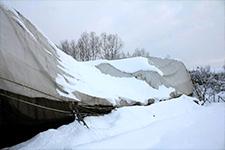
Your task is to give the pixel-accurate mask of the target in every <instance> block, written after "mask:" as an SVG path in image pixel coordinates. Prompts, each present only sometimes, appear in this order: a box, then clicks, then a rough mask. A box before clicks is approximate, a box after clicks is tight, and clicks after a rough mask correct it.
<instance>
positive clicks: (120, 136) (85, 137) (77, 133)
mask: <svg viewBox="0 0 225 150" xmlns="http://www.w3.org/2000/svg"><path fill="white" fill-rule="evenodd" d="M193 100H194V98H191V97H187V96H182V97H180V98H177V99H172V100H170V101H165V102H161V103H156V104H153V105H150V106H132V107H123V108H119V109H117V110H115V111H114V112H112V113H111V114H109V115H105V116H101V117H86V118H85V121H86V123H87V124H88V126H89V129H87V128H86V127H84V126H83V125H81V124H79V123H78V122H76V121H75V122H73V123H70V124H68V125H64V126H61V127H60V128H58V129H56V130H55V129H49V130H47V131H45V132H42V133H40V134H38V135H37V136H35V137H34V138H33V139H31V140H29V141H27V142H24V143H21V144H19V145H16V146H14V147H12V149H224V148H225V134H224V133H225V117H224V116H225V107H224V106H225V105H224V103H216V104H212V105H209V106H207V107H205V106H199V105H197V104H196V103H194V102H193Z"/></svg>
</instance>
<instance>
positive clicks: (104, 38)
mask: <svg viewBox="0 0 225 150" xmlns="http://www.w3.org/2000/svg"><path fill="white" fill-rule="evenodd" d="M122 46H123V42H122V40H121V39H120V38H119V37H118V35H117V34H109V35H107V34H106V33H102V34H101V54H102V58H105V59H109V60H112V59H116V58H118V57H119V54H120V49H121V48H122Z"/></svg>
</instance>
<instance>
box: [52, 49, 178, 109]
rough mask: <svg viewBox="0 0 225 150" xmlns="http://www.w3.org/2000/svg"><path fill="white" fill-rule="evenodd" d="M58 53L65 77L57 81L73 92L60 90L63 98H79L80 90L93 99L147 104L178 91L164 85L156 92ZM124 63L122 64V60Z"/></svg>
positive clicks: (114, 102)
mask: <svg viewBox="0 0 225 150" xmlns="http://www.w3.org/2000/svg"><path fill="white" fill-rule="evenodd" d="M56 50H57V54H58V57H59V64H60V65H59V66H58V67H59V68H60V69H62V70H63V71H64V72H65V74H58V77H57V78H56V82H57V83H58V84H60V85H61V86H62V87H63V88H64V90H65V91H67V92H68V93H69V94H65V93H62V92H60V91H59V90H57V91H58V93H59V94H60V95H62V96H66V97H70V98H74V99H77V98H76V97H75V95H74V94H73V92H74V91H76V90H77V91H79V92H82V93H85V94H89V95H91V96H96V97H101V98H105V99H107V100H108V101H109V102H111V103H112V104H114V105H116V104H118V102H119V101H120V97H123V98H125V99H128V100H133V101H138V102H141V103H144V104H146V103H147V101H148V99H149V98H154V99H164V98H169V97H170V93H171V92H173V91H175V90H174V88H167V87H165V86H163V85H162V86H160V87H159V89H154V88H153V87H151V86H149V85H148V84H147V83H146V82H144V81H141V80H137V79H136V78H135V77H132V78H119V77H113V76H110V75H106V74H103V73H101V71H99V70H98V69H97V68H96V67H95V66H93V65H90V64H88V63H83V62H77V61H76V60H75V59H73V58H72V57H71V56H69V55H67V54H65V53H64V52H62V51H61V50H59V49H57V48H56ZM120 61H121V62H120V64H122V60H120ZM134 61H135V60H134ZM136 63H137V64H138V62H136ZM125 64H126V60H125Z"/></svg>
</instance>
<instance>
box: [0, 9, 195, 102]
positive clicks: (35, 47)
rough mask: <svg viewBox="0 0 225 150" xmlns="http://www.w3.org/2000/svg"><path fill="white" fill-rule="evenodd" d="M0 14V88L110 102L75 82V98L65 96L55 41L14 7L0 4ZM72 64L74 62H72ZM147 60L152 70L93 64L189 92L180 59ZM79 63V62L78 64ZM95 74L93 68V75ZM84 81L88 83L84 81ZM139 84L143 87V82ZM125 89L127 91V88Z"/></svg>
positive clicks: (116, 73)
mask: <svg viewBox="0 0 225 150" xmlns="http://www.w3.org/2000/svg"><path fill="white" fill-rule="evenodd" d="M0 18H1V21H0V89H3V90H7V91H10V92H14V93H18V94H21V95H25V96H29V97H45V98H50V99H54V100H57V99H60V100H75V101H76V100H80V101H83V102H86V103H89V104H91V105H111V104H112V103H111V102H110V101H109V100H108V99H107V97H104V96H101V95H98V96H96V95H91V94H90V93H88V92H83V91H80V90H79V89H76V86H73V87H72V88H73V89H70V90H72V91H73V92H72V93H73V94H74V96H75V99H71V98H67V97H66V96H65V95H66V94H67V93H68V91H67V89H65V87H63V85H62V84H59V83H58V82H57V81H56V78H57V76H59V75H61V76H62V78H65V80H66V76H68V75H67V74H68V73H66V71H65V70H63V69H62V68H63V66H61V65H62V64H60V62H59V59H60V57H59V56H58V53H57V51H58V49H57V48H56V47H55V45H54V44H52V43H51V41H49V40H48V39H47V38H46V37H45V36H44V35H43V34H42V33H40V32H39V31H38V30H37V28H36V27H35V26H34V25H33V24H32V23H31V22H30V21H28V20H27V19H26V18H25V17H23V16H22V15H21V14H20V13H19V12H17V11H13V10H9V9H7V8H5V7H3V6H1V5H0ZM112 62H113V61H112ZM90 63H93V62H90ZM76 64H78V63H77V62H76ZM148 64H149V65H152V66H153V70H136V71H135V72H126V71H124V70H120V69H118V68H117V66H113V64H111V63H101V64H98V65H96V68H98V69H99V70H100V71H101V72H102V73H104V74H110V76H112V77H113V79H115V78H114V77H126V78H133V77H136V78H137V80H138V81H135V83H136V82H139V80H140V79H141V80H144V81H145V82H147V83H148V85H150V86H151V88H152V87H153V88H155V89H157V88H158V87H159V86H160V85H165V86H166V87H173V88H175V90H176V91H177V92H178V93H179V94H187V95H188V94H191V93H192V83H191V80H190V75H189V74H188V72H187V70H186V68H185V66H184V65H183V63H181V62H178V61H176V60H171V59H160V58H155V57H151V58H149V59H148ZM84 65H85V64H84ZM59 66H61V67H59ZM77 66H78V65H77ZM81 67H82V65H80V68H81ZM87 68H88V67H87ZM96 68H95V66H94V69H92V70H94V71H95V72H97V71H96V70H98V69H96ZM75 69H77V68H75ZM78 69H79V68H78ZM102 73H101V74H102ZM98 74H99V73H98V72H97V73H96V75H98ZM101 77H102V76H101ZM107 79H108V78H107ZM93 80H95V79H93ZM134 80H135V78H134ZM88 81H91V80H88ZM88 81H85V82H88ZM115 81H116V79H115ZM119 81H120V80H119V79H118V82H119ZM65 82H68V81H65ZM77 82H78V81H77ZM83 82H84V81H83ZM126 83H129V82H128V81H127V82H126ZM68 84H69V83H68ZM87 85H89V84H88V83H87ZM139 85H143V87H146V85H144V83H141V84H139ZM106 86H107V85H106ZM106 86H105V87H106ZM27 87H29V88H27ZM136 88H137V87H136ZM33 89H34V90H33ZM130 89H131V88H130ZM146 89H149V88H146ZM45 93H47V94H45ZM60 93H64V94H63V95H62V94H60ZM108 93H110V91H108ZM124 93H126V92H124ZM129 93H131V92H130V91H129ZM150 93H151V92H150ZM139 95H141V94H139ZM122 97H126V95H118V99H117V100H118V101H120V100H121V101H124V100H126V98H122ZM127 99H129V98H127ZM136 100H137V101H138V99H132V101H136ZM92 101H93V102H92ZM118 104H120V102H118ZM132 104H133V102H132Z"/></svg>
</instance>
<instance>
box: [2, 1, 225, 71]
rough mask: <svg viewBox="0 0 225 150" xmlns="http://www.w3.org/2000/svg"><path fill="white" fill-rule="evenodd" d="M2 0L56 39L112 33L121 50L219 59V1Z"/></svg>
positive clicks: (222, 55) (223, 48)
mask: <svg viewBox="0 0 225 150" xmlns="http://www.w3.org/2000/svg"><path fill="white" fill-rule="evenodd" d="M0 1H2V2H3V3H4V4H5V5H7V6H9V7H13V8H15V9H17V10H18V11H19V12H21V13H22V14H23V15H24V16H25V17H27V18H28V19H29V20H31V22H32V23H33V24H35V25H36V26H37V27H38V29H40V30H41V31H42V32H43V33H44V34H45V35H46V36H48V37H49V38H50V39H51V40H52V41H53V42H54V43H56V44H58V43H59V42H60V41H62V40H65V39H69V40H71V39H77V38H79V37H80V35H81V33H82V32H85V31H87V32H91V31H94V32H96V33H97V34H100V33H102V32H107V33H117V34H118V35H119V36H120V37H121V38H122V40H123V41H124V47H123V51H125V52H126V51H133V50H134V49H135V48H137V47H138V48H145V49H146V50H147V51H149V52H150V55H152V56H159V57H168V56H169V57H171V58H177V59H179V60H182V61H183V62H184V63H185V64H186V65H187V66H188V68H190V69H191V68H194V67H195V66H197V65H203V66H205V65H211V66H213V67H221V66H222V65H223V64H224V63H225V43H224V42H225V29H224V28H225V27H224V26H225V17H224V16H225V12H224V9H225V1H224V0H221V1H220V0H211V1H207V0H201V1H200V0H195V1H191V0H186V1H185V0H183V1H178V0H177V1H172V0H170V1H156V0H152V1H150V0H149V1H147V0H145V1H134V0H133V1H132V0H130V1H128V0H127V1H115V0H114V1H100V0H99V1H97V0H96V1H94V0H92V1H81V0H80V1H72V0H71V1H69V0H64V1H63V0H62V1H60V0H41V1H31V0H30V1H25V0H22V1H19V0H14V1H9V0H8V1H3V0H0Z"/></svg>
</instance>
